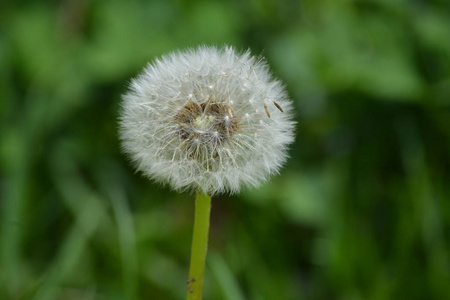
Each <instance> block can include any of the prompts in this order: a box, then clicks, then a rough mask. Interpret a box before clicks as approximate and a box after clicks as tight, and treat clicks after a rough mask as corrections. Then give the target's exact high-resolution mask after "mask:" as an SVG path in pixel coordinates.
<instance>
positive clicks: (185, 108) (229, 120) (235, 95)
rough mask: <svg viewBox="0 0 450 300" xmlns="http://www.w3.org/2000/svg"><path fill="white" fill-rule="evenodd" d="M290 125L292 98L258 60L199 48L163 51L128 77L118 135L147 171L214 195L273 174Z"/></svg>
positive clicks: (177, 186) (284, 150) (228, 50)
mask: <svg viewBox="0 0 450 300" xmlns="http://www.w3.org/2000/svg"><path fill="white" fill-rule="evenodd" d="M272 101H274V102H273V103H276V106H275V105H272V106H270V105H269V104H271V103H272ZM275 101H276V102H275ZM266 103H267V104H266ZM266 105H267V107H268V110H270V118H269V117H268V115H267V114H266V112H265V109H264V108H265V107H266ZM278 106H280V107H282V109H283V112H281V111H280V110H279V109H277V107H278ZM261 108H262V109H261ZM294 124H295V123H294V122H293V121H292V104H291V101H290V100H289V98H288V97H287V94H286V92H285V89H284V87H283V85H282V84H281V83H280V82H279V81H278V80H275V79H273V78H272V76H271V74H270V72H269V69H268V66H267V64H266V63H265V62H264V61H262V60H258V59H257V58H255V57H253V56H251V55H250V53H249V52H248V51H247V52H245V53H238V52H236V51H235V50H234V49H233V48H232V47H225V48H223V49H221V48H215V47H199V48H197V49H191V50H188V51H184V52H173V53H171V54H168V55H165V56H162V57H161V58H160V59H157V60H156V61H155V62H154V63H152V64H149V65H148V66H147V67H146V68H145V69H144V70H143V72H142V73H141V74H140V75H138V76H137V77H136V78H135V79H133V80H132V82H131V85H130V89H129V91H128V92H127V93H126V94H125V95H124V96H123V101H122V111H121V116H120V137H121V140H122V143H123V149H124V151H125V152H126V153H127V154H128V155H129V156H130V158H131V159H132V161H133V162H134V163H135V165H136V167H137V169H138V170H139V171H141V172H142V173H143V174H145V175H146V176H148V177H150V178H151V179H153V180H156V181H158V182H161V183H168V184H169V185H171V186H172V187H173V188H174V189H177V190H184V189H195V190H200V191H202V192H205V193H209V194H212V195H213V194H217V193H224V192H229V193H236V192H238V191H239V190H240V189H241V187H242V186H258V185H259V184H260V183H261V182H264V181H265V180H267V179H268V178H269V177H270V176H271V175H273V174H276V173H278V172H279V170H280V168H281V166H282V165H283V163H284V162H285V161H286V159H287V147H288V146H289V144H290V143H292V141H293V139H294V135H293V127H294Z"/></svg>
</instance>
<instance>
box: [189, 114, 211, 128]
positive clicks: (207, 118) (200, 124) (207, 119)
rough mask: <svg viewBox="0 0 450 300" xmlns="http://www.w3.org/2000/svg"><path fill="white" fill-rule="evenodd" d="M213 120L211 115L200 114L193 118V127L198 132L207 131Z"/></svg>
mask: <svg viewBox="0 0 450 300" xmlns="http://www.w3.org/2000/svg"><path fill="white" fill-rule="evenodd" d="M215 119H216V118H215V117H214V116H212V115H204V114H202V115H199V116H198V117H196V118H195V120H194V125H195V127H196V128H197V129H199V130H207V129H210V128H211V126H212V125H213V124H214V121H215Z"/></svg>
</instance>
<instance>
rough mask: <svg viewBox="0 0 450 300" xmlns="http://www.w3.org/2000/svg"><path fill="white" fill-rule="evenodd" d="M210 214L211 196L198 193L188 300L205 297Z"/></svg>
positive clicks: (197, 299)
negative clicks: (204, 287)
mask: <svg viewBox="0 0 450 300" xmlns="http://www.w3.org/2000/svg"><path fill="white" fill-rule="evenodd" d="M210 212H211V196H209V195H206V194H203V193H198V194H197V197H196V198H195V217H194V233H193V237H192V249H191V265H190V269H189V280H188V288H187V295H186V300H201V299H202V296H203V278H204V274H205V262H206V252H207V250H208V232H209V216H210Z"/></svg>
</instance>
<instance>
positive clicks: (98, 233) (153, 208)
mask: <svg viewBox="0 0 450 300" xmlns="http://www.w3.org/2000/svg"><path fill="white" fill-rule="evenodd" d="M1 6H2V8H1V10H0V133H1V135H0V195H1V200H0V201H1V202H0V205H1V206H0V207H1V217H0V299H7V300H8V299H38V300H48V299H64V300H65V299H68V300H71V299H82V300H84V299H107V300H109V299H112V300H115V299H130V300H137V299H157V300H158V299H162V300H165V299H184V295H185V288H186V280H187V274H188V264H189V254H190V246H191V232H192V224H193V209H194V202H193V196H192V195H190V194H177V193H174V192H172V191H170V189H168V188H165V187H161V186H158V185H157V184H154V183H152V182H150V181H148V180H146V179H144V178H142V176H141V175H140V174H136V173H135V171H134V170H133V168H132V167H131V166H130V164H129V163H128V160H127V158H126V157H124V155H123V154H121V152H120V148H119V142H118V137H117V114H118V109H119V105H120V95H121V94H122V93H124V92H125V91H126V86H127V84H128V83H129V80H130V78H132V77H134V76H136V75H137V74H138V72H140V70H141V69H142V68H143V67H144V66H145V64H146V63H147V62H149V61H152V60H153V59H155V58H156V57H158V56H159V55H162V54H164V53H166V52H169V51H172V50H175V49H183V48H186V47H192V46H197V45H199V44H210V45H223V44H231V45H234V46H236V47H237V48H238V49H241V50H246V49H248V48H250V49H251V50H252V52H253V53H254V54H256V55H259V54H262V55H264V56H265V57H266V59H267V61H268V62H269V64H270V65H271V67H272V70H273V72H274V74H275V75H276V76H277V77H278V78H280V79H281V80H282V81H284V82H285V84H286V86H287V89H288V91H289V93H290V95H291V97H292V99H293V100H294V103H295V108H296V113H297V116H296V119H297V121H298V126H297V137H296V143H295V144H294V145H293V147H292V149H291V159H290V160H289V162H288V164H287V166H286V168H285V169H284V170H283V171H282V172H281V174H280V175H279V176H276V177H274V178H273V180H271V181H270V182H269V183H267V184H265V185H264V186H263V187H261V188H260V189H253V190H246V191H244V192H243V193H242V194H240V195H239V196H227V195H224V196H219V197H216V198H214V199H213V212H212V227H211V238H210V248H209V249H210V252H209V256H208V266H207V273H206V276H207V279H206V287H205V299H218V300H220V299H230V300H243V299H255V300H256V299H257V300H259V299H261V300H272V299H273V300H280V299H317V300H319V299H324V300H329V299H349V300H359V299H364V300H365V299H370V300H372V299H373V300H375V299H380V300H384V299H450V250H449V248H450V99H449V97H450V7H449V6H450V5H449V2H448V1H446V0H445V1H444V0H442V1H440V0H434V1H423V0H422V1H420V0H415V1H413V0H410V1H407V0H396V1H392V0H369V1H362V0H361V1H356V0H354V1H351V0H334V1H331V0H315V1H313V0H309V1H306V0H305V1H295V0H283V1H276V0H252V1H238V0H234V1H200V0H197V1H181V0H180V1H167V0H159V1H136V0H135V1H117V0H109V1H106V0H104V1H87V0H84V1H79V0H66V1H31V0H29V1H9V2H7V3H5V1H3V2H2V4H1Z"/></svg>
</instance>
